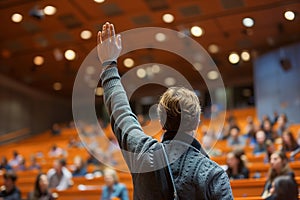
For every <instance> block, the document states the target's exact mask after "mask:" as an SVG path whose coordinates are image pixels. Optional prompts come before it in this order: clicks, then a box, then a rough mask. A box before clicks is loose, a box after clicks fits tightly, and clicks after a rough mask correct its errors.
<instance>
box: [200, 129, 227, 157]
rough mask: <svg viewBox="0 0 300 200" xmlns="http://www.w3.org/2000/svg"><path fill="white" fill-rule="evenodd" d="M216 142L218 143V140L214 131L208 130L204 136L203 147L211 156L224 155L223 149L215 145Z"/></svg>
mask: <svg viewBox="0 0 300 200" xmlns="http://www.w3.org/2000/svg"><path fill="white" fill-rule="evenodd" d="M215 143H216V140H215V138H214V133H213V132H211V131H208V132H207V133H206V134H205V135H204V136H203V137H202V147H203V149H204V151H205V152H206V153H207V154H208V155H209V156H212V157H216V156H221V155H222V151H221V150H220V149H217V148H216V147H214V144H215Z"/></svg>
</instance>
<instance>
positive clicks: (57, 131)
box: [51, 123, 61, 135]
mask: <svg viewBox="0 0 300 200" xmlns="http://www.w3.org/2000/svg"><path fill="white" fill-rule="evenodd" d="M51 133H52V135H60V133H61V130H60V127H59V125H58V124H57V123H54V124H53V125H52V127H51Z"/></svg>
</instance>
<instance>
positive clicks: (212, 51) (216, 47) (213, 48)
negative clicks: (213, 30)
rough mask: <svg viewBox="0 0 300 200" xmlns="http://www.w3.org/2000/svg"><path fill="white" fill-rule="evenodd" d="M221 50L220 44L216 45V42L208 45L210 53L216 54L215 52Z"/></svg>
mask: <svg viewBox="0 0 300 200" xmlns="http://www.w3.org/2000/svg"><path fill="white" fill-rule="evenodd" d="M219 50H220V49H219V47H218V45H216V44H211V45H209V46H208V51H209V52H210V53H213V54H215V53H218V52H219Z"/></svg>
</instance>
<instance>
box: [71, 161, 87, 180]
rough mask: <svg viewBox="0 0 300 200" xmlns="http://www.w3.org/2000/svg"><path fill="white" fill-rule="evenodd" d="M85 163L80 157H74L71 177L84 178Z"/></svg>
mask: <svg viewBox="0 0 300 200" xmlns="http://www.w3.org/2000/svg"><path fill="white" fill-rule="evenodd" d="M86 173H87V170H86V163H85V162H84V161H83V159H82V157H81V156H75V157H74V171H73V173H72V174H73V176H74V177H75V176H84V175H86Z"/></svg>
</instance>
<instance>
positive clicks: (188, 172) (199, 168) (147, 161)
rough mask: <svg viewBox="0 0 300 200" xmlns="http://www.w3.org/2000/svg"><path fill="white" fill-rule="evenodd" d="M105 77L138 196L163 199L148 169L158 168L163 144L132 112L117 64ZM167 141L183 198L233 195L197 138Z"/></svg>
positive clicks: (107, 101) (115, 127)
mask: <svg viewBox="0 0 300 200" xmlns="http://www.w3.org/2000/svg"><path fill="white" fill-rule="evenodd" d="M101 80H102V86H103V89H104V101H105V104H106V107H107V109H108V111H109V114H110V116H111V125H112V128H113V131H114V134H115V135H116V137H117V139H118V142H119V145H120V147H121V149H122V150H123V151H122V153H123V156H124V158H125V160H126V163H127V165H128V167H129V169H130V170H131V172H132V173H131V174H132V179H133V184H134V199H135V200H137V199H141V200H148V199H149V200H153V199H155V200H159V199H162V198H160V197H159V196H158V195H157V193H158V192H159V191H158V190H159V188H156V187H155V185H153V184H154V183H155V177H153V175H151V173H147V172H146V173H145V170H146V171H151V170H152V169H153V170H154V168H155V166H156V165H155V162H156V160H157V159H156V158H157V156H156V155H155V152H156V149H159V148H158V146H160V145H161V144H160V143H159V142H158V141H157V140H155V139H153V138H152V137H150V136H147V135H146V134H145V133H144V132H143V130H142V128H141V126H140V124H139V123H138V121H137V118H136V116H135V115H134V114H133V113H132V111H131V108H130V106H129V102H128V99H127V96H126V93H125V91H124V89H123V86H122V84H121V79H120V76H119V74H118V70H117V68H116V66H111V67H109V68H107V69H106V70H105V71H104V72H103V73H102V75H101ZM163 143H164V144H165V145H166V152H167V154H168V158H169V161H170V162H171V165H170V166H171V169H172V174H173V177H174V181H175V186H176V190H177V193H178V196H179V199H188V200H193V199H195V200H196V199H197V200H202V199H226V200H227V199H228V200H229V199H233V197H232V191H231V188H230V182H229V179H228V176H227V174H226V173H225V171H224V170H223V169H222V168H221V167H219V166H218V165H217V164H216V163H215V162H213V161H211V160H210V159H209V158H207V157H206V156H205V155H204V154H203V153H201V152H200V150H201V149H199V147H198V149H197V147H196V148H195V147H193V144H195V143H197V142H195V141H193V144H192V145H190V146H188V147H186V146H187V145H188V144H186V143H185V142H184V141H179V140H178V141H176V140H165V141H163ZM196 146H197V145H196ZM199 146H200V145H199ZM200 148H201V146H200ZM180 149H181V150H180ZM182 149H183V150H182ZM128 152H130V153H128ZM156 178H157V177H156ZM163 185H164V183H162V186H163Z"/></svg>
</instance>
